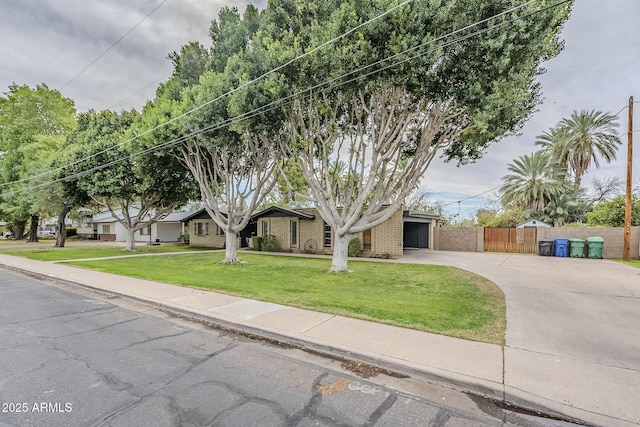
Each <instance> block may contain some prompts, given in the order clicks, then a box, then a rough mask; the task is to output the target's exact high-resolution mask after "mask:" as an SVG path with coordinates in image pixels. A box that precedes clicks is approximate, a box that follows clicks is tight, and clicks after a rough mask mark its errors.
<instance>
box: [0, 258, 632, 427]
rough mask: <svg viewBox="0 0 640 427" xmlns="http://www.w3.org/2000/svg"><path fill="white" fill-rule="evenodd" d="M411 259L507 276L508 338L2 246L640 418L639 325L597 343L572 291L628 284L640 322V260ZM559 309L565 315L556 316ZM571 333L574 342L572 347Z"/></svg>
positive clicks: (501, 393)
mask: <svg viewBox="0 0 640 427" xmlns="http://www.w3.org/2000/svg"><path fill="white" fill-rule="evenodd" d="M402 262H416V263H434V264H445V265H454V266H458V267H461V268H464V269H467V270H470V271H474V272H477V273H479V274H482V275H483V276H485V277H488V278H489V279H491V280H493V281H494V282H496V283H497V284H498V285H499V286H500V287H501V288H502V289H503V290H504V292H505V295H506V297H507V322H508V327H507V346H506V347H505V348H504V349H503V348H502V347H500V346H497V345H491V344H485V343H478V342H473V341H466V340H461V339H456V338H450V337H445V336H441V335H436V334H429V333H425V332H419V331H415V330H410V329H404V328H399V327H393V326H388V325H382V324H378V323H374V322H367V321H362V320H356V319H350V318H346V317H341V316H333V315H328V314H324V313H318V312H314V311H309V310H302V309H297V308H291V307H286V306H281V305H277V304H272V303H264V302H258V301H253V300H249V299H244V298H238V297H232V296H228V295H224V294H218V293H215V292H208V291H201V290H195V289H191V288H186V287H180V286H173V285H167V284H162V283H157V282H151V281H146V280H140V279H135V278H128V277H122V276H117V275H112V274H107V273H101V272H96V271H90V270H83V269H80V268H76V267H70V266H66V265H63V264H59V263H51V262H40V261H33V260H28V259H25V258H20V257H13V256H7V255H0V265H4V266H6V267H8V268H10V269H15V270H19V271H23V272H30V273H32V274H35V275H39V276H44V277H49V278H52V279H55V280H59V281H63V282H67V283H72V284H77V285H80V286H84V287H89V288H94V289H97V290H100V291H104V292H107V293H111V294H116V295H119V296H122V297H126V298H131V299H134V300H138V301H141V302H145V303H148V304H151V305H153V306H156V307H159V308H163V309H166V310H170V311H173V312H176V313H181V314H184V315H187V316H191V317H195V318H199V319H203V320H206V321H210V322H212V323H215V324H219V325H222V326H226V327H230V328H234V329H238V330H242V331H245V332H249V333H255V334H257V335H261V336H266V337H268V338H273V339H276V340H279V341H283V342H291V343H294V344H299V345H303V346H305V347H308V348H311V349H314V350H318V351H321V352H325V353H331V354H335V355H340V356H347V357H351V358H357V359H360V360H363V361H365V362H368V363H372V364H375V365H379V366H381V367H384V368H387V369H392V370H398V371H401V372H405V373H408V374H413V375H420V376H422V377H426V378H428V379H430V380H434V381H438V382H443V383H447V384H452V385H454V386H455V387H458V388H460V389H463V390H469V391H473V392H475V393H481V394H484V395H487V396H490V397H492V398H494V399H496V400H498V401H501V400H503V399H504V400H506V401H507V402H510V403H514V404H516V405H518V406H522V407H525V408H530V409H534V410H542V411H544V412H545V413H550V414H563V415H566V416H567V417H569V418H575V419H579V420H584V421H586V422H588V423H592V424H594V425H603V426H631V425H637V424H640V405H638V393H639V391H640V356H638V355H639V354H640V352H639V351H637V350H640V346H639V345H638V343H639V342H640V339H638V332H635V336H632V337H630V338H629V340H627V343H626V344H627V345H626V347H625V346H623V348H622V349H620V348H618V347H615V348H609V349H603V348H600V347H601V346H600V345H598V346H596V347H594V348H593V349H590V348H589V347H588V346H584V343H583V342H582V341H580V339H581V337H582V335H583V334H584V332H588V330H589V329H590V327H591V325H592V324H591V323H589V322H587V324H586V325H583V324H582V322H583V321H585V319H583V316H582V315H583V314H584V313H578V312H576V311H575V306H576V303H575V301H572V298H581V297H584V295H587V294H585V292H591V294H589V295H594V296H595V297H596V298H595V300H596V301H598V300H599V301H602V300H603V299H604V298H605V297H611V298H615V299H616V300H617V299H618V298H619V296H620V295H619V294H624V295H625V296H624V297H623V298H625V299H626V301H627V302H628V303H629V304H630V307H631V305H632V306H633V307H631V308H630V311H629V312H624V313H616V314H615V315H616V316H621V319H619V320H622V321H624V320H625V319H626V320H628V323H629V324H635V325H639V324H640V322H638V321H636V320H637V319H638V316H639V315H640V310H637V309H638V308H639V307H638V303H639V302H640V299H639V297H640V276H638V273H639V272H638V270H636V269H633V268H631V267H627V266H624V265H620V264H617V263H613V262H610V261H603V260H582V259H580V260H576V259H569V258H563V259H560V258H547V257H530V256H514V255H505V254H475V253H471V254H470V253H455V252H440V251H438V252H434V251H415V252H408V253H407V255H406V256H405V257H403V259H402ZM603 267H605V268H604V269H603ZM578 272H580V274H578ZM574 276H575V277H574ZM600 277H602V278H603V279H604V278H606V281H607V286H606V287H601V286H600V285H599V282H598V279H597V278H600ZM585 281H586V283H585ZM612 282H615V284H612ZM558 283H561V285H560V286H559V285H558ZM558 295H564V297H565V300H563V301H559V302H558V301H556V299H557V297H558ZM589 301H590V302H589V303H586V304H585V303H584V302H582V303H581V305H586V307H587V310H588V309H589V307H591V308H592V309H594V310H596V311H597V310H598V304H595V305H593V304H592V303H593V302H591V300H590V298H589ZM604 303H605V304H607V303H606V301H605V302H604ZM612 308H614V307H612ZM605 310H606V311H608V310H607V309H606V308H605ZM633 310H635V312H633ZM600 311H601V312H603V310H600ZM554 312H558V313H557V314H555V315H550V313H552V314H553V313H554ZM603 314H605V315H604V317H607V315H606V313H604V312H603ZM613 314H614V313H608V315H613ZM587 317H588V316H587ZM587 320H588V319H587ZM591 321H592V322H596V323H597V322H600V321H601V319H600V318H598V316H596V317H593V318H592V320H591ZM558 322H560V323H558ZM562 322H565V323H564V324H563V323H562ZM567 322H568V323H567ZM615 326H616V324H615V322H614V324H607V326H606V327H605V328H598V329H597V330H595V331H591V334H592V335H593V333H594V332H595V335H601V334H604V333H610V332H612V331H613V329H615V328H614V327H615ZM618 326H619V325H618ZM601 329H602V330H601ZM558 331H560V332H558ZM578 332H580V334H578V335H576V334H577V333H578ZM626 332H627V329H626V326H625V327H624V328H622V331H617V330H616V331H614V333H613V338H614V339H617V338H619V337H620V336H622V335H624V333H626ZM567 339H568V340H569V344H570V345H568V346H567V345H565V344H566V341H565V340H567ZM572 343H575V345H571V344H572ZM601 344H602V343H601ZM605 344H606V342H605Z"/></svg>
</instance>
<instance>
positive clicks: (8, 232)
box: [2, 230, 11, 239]
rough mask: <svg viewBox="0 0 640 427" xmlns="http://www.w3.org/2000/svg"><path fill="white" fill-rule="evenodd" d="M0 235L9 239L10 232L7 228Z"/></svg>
mask: <svg viewBox="0 0 640 427" xmlns="http://www.w3.org/2000/svg"><path fill="white" fill-rule="evenodd" d="M2 237H4V238H5V239H10V238H11V232H10V231H9V230H7V231H4V232H2Z"/></svg>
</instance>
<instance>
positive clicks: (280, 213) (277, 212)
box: [251, 206, 315, 221]
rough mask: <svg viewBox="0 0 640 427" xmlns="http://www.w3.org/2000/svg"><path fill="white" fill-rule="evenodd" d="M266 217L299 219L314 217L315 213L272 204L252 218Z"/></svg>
mask: <svg viewBox="0 0 640 427" xmlns="http://www.w3.org/2000/svg"><path fill="white" fill-rule="evenodd" d="M264 217H270V218H274V217H295V218H299V219H314V218H315V215H313V214H309V213H306V212H301V211H297V210H293V209H287V208H282V207H280V206H271V207H270V208H267V209H264V210H262V211H260V212H257V213H255V214H253V215H252V216H251V220H252V221H254V220H256V219H258V218H264Z"/></svg>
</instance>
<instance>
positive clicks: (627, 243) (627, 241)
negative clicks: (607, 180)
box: [622, 96, 633, 261]
mask: <svg viewBox="0 0 640 427" xmlns="http://www.w3.org/2000/svg"><path fill="white" fill-rule="evenodd" d="M628 120H629V121H628V123H629V131H628V134H627V192H626V197H625V209H624V246H623V248H622V259H624V260H625V261H629V252H630V249H631V209H632V203H631V202H632V200H631V179H632V172H631V171H632V167H631V161H632V159H633V96H630V97H629V119H628Z"/></svg>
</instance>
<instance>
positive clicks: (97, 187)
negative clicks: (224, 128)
mask: <svg viewBox="0 0 640 427" xmlns="http://www.w3.org/2000/svg"><path fill="white" fill-rule="evenodd" d="M137 118H138V114H137V113H136V112H135V111H130V112H126V111H123V112H122V113H119V114H118V113H114V112H111V111H102V112H99V113H96V112H93V111H90V112H88V113H83V114H82V115H81V116H80V117H79V120H78V129H77V130H76V132H75V133H74V134H73V135H72V136H71V137H70V141H69V142H70V143H71V144H74V145H75V150H74V153H75V158H73V159H72V160H74V161H73V162H71V163H69V164H68V165H67V167H65V168H64V169H63V171H62V173H63V176H65V177H66V179H65V180H64V181H63V182H64V184H65V185H66V188H67V191H68V192H74V191H75V192H84V193H86V195H87V196H88V197H90V198H91V199H92V200H93V201H94V202H95V203H96V204H97V205H99V206H100V207H101V208H102V209H104V210H106V211H108V212H110V213H111V215H112V217H113V218H114V220H115V221H117V222H118V223H120V224H121V225H122V226H123V227H124V228H125V230H126V231H127V239H126V249H127V250H134V249H135V240H134V233H135V232H136V231H138V230H141V229H143V228H145V227H148V226H150V225H151V224H153V223H155V222H157V221H158V220H159V219H160V218H162V216H163V215H166V214H168V213H170V212H171V211H173V210H175V209H177V208H178V207H180V206H182V205H183V204H185V203H186V202H187V201H188V200H189V199H190V197H191V196H192V195H193V194H194V192H193V190H194V186H193V181H192V180H191V177H190V175H188V174H187V173H186V170H185V169H184V168H183V167H182V166H181V165H180V164H179V163H178V162H176V161H175V158H173V157H172V156H171V155H169V154H167V153H166V152H164V151H162V150H146V149H145V147H144V146H141V145H140V144H137V143H136V142H137V139H136V138H135V136H134V137H131V138H128V136H131V130H130V129H131V128H132V126H133V124H134V123H135V120H136V119H137Z"/></svg>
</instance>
